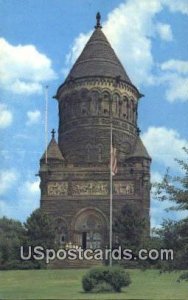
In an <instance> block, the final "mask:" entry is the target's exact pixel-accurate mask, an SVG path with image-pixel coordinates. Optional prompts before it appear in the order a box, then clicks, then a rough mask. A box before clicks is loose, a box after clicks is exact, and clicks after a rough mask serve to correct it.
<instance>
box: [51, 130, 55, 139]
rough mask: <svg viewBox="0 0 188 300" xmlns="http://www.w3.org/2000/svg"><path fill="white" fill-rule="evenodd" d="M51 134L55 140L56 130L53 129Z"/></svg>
mask: <svg viewBox="0 0 188 300" xmlns="http://www.w3.org/2000/svg"><path fill="white" fill-rule="evenodd" d="M51 134H52V139H54V138H55V130H54V129H52V131H51Z"/></svg>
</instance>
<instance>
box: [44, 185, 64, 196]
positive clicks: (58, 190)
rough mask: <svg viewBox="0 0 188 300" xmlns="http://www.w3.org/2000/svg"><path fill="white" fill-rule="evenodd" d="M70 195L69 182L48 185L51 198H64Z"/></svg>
mask: <svg viewBox="0 0 188 300" xmlns="http://www.w3.org/2000/svg"><path fill="white" fill-rule="evenodd" d="M67 193H68V182H50V183H48V195H49V196H63V195H67Z"/></svg>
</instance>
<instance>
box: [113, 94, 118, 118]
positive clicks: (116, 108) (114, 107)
mask: <svg viewBox="0 0 188 300" xmlns="http://www.w3.org/2000/svg"><path fill="white" fill-rule="evenodd" d="M119 101H120V96H119V95H118V94H117V93H115V94H114V96H113V101H112V114H113V115H114V116H118V115H119Z"/></svg>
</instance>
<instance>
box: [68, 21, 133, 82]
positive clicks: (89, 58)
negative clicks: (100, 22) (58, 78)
mask: <svg viewBox="0 0 188 300" xmlns="http://www.w3.org/2000/svg"><path fill="white" fill-rule="evenodd" d="M98 76H102V77H112V78H116V77H119V79H120V80H123V81H126V82H127V83H129V84H132V83H131V80H130V79H129V77H128V75H127V73H126V72H125V70H124V68H123V66H122V64H121V62H120V61H119V59H118V57H117V55H116V54H115V52H114V50H113V49H112V47H111V45H110V43H109V42H108V40H107V38H106V36H105V35H104V33H103V32H102V30H101V26H96V27H95V30H94V32H93V34H92V35H91V37H90V39H89V41H88V42H87V44H86V46H85V47H84V49H83V51H82V53H81V55H80V56H79V57H78V59H77V61H76V62H75V64H74V66H73V67H72V69H71V71H70V73H69V75H68V77H67V78H66V80H65V82H67V81H69V80H71V79H78V78H83V77H98Z"/></svg>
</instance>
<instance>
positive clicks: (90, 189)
mask: <svg viewBox="0 0 188 300" xmlns="http://www.w3.org/2000/svg"><path fill="white" fill-rule="evenodd" d="M72 194H73V195H108V183H107V182H101V181H89V182H87V181H86V182H79V181H75V182H73V183H72Z"/></svg>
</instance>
